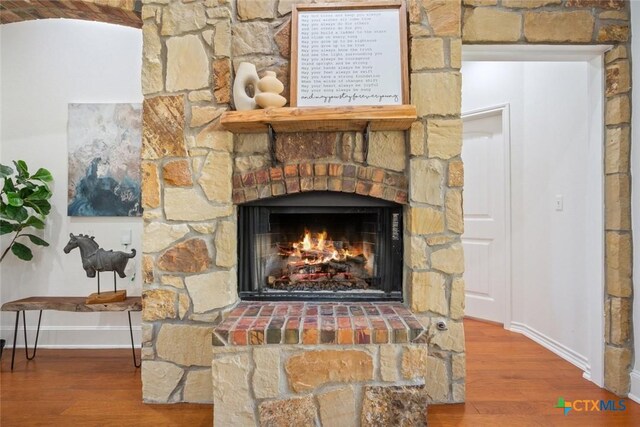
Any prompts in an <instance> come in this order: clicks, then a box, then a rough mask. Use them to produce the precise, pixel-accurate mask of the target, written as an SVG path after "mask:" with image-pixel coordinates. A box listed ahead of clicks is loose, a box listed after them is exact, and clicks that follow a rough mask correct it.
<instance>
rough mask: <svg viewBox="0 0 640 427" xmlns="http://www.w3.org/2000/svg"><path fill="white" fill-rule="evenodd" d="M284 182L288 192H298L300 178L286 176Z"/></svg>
mask: <svg viewBox="0 0 640 427" xmlns="http://www.w3.org/2000/svg"><path fill="white" fill-rule="evenodd" d="M285 184H286V186H287V193H288V194H291V193H298V192H300V180H299V179H298V178H287V179H285Z"/></svg>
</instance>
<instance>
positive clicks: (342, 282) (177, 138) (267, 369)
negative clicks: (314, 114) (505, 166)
mask: <svg viewBox="0 0 640 427" xmlns="http://www.w3.org/2000/svg"><path fill="white" fill-rule="evenodd" d="M291 3H292V2H285V1H280V2H277V1H271V0H269V1H264V2H256V1H238V2H226V1H217V0H216V1H211V0H209V1H205V2H189V3H182V2H171V3H170V4H168V5H160V4H156V3H153V2H149V3H147V4H145V6H144V9H143V18H144V27H143V32H144V36H145V39H144V58H143V60H144V66H143V87H144V91H145V93H146V99H145V102H144V117H143V122H144V124H143V127H144V142H143V154H142V156H143V172H144V175H145V179H144V185H145V188H144V190H143V195H144V201H143V203H144V207H145V213H144V219H145V235H144V259H143V263H144V279H145V291H144V294H143V301H144V305H145V307H144V312H143V317H144V324H143V369H142V378H143V395H144V399H145V401H148V402H180V401H189V402H212V401H214V400H215V402H216V405H215V408H216V415H215V417H216V420H218V421H219V422H222V425H226V424H225V420H226V422H227V423H231V422H232V421H233V420H234V418H232V417H240V418H237V419H236V420H238V419H241V420H243V422H245V423H247V424H251V423H259V422H262V421H259V420H263V421H264V420H265V419H268V418H269V417H271V416H272V415H273V414H277V413H281V412H282V410H283V408H298V409H299V410H300V412H301V413H308V414H316V413H318V412H317V411H320V412H319V413H320V414H321V413H322V411H324V410H325V409H323V407H324V408H330V407H331V405H332V404H331V403H329V406H327V402H331V401H337V400H345V401H346V402H350V403H349V404H348V405H347V406H348V408H347V409H348V410H347V409H345V411H346V412H344V411H343V412H344V413H343V415H342V416H344V417H346V418H341V419H350V420H355V419H356V418H358V417H360V414H361V412H362V411H361V410H362V407H363V405H364V406H365V407H369V408H370V412H371V413H372V414H374V413H375V410H374V408H375V407H377V406H378V403H379V402H380V399H388V398H390V396H395V397H394V399H396V400H398V401H406V402H413V403H411V404H412V405H413V406H411V407H412V408H413V409H412V410H410V411H406V410H405V411H396V412H397V413H396V414H395V415H393V413H394V411H390V412H389V414H387V415H380V416H392V415H393V416H400V415H399V414H400V412H406V413H407V416H417V417H424V415H425V411H424V407H425V405H426V403H427V402H447V403H450V402H462V401H463V400H464V376H465V374H464V334H463V328H462V321H461V320H462V315H463V301H464V297H463V296H464V290H463V288H464V285H463V281H462V272H463V257H462V246H461V244H460V234H461V233H462V231H463V230H462V183H463V170H462V161H461V159H460V149H461V120H460V118H459V115H460V74H459V67H460V47H461V42H460V25H459V22H455V23H452V22H449V23H445V21H443V24H442V25H440V26H434V27H433V37H430V36H427V35H426V34H424V35H423V36H422V37H421V40H422V41H424V42H427V41H429V42H432V44H433V46H432V47H433V48H434V49H435V50H434V51H433V52H432V53H433V55H435V56H438V57H439V58H440V59H439V60H438V63H437V64H436V63H434V64H430V65H428V66H427V65H425V64H422V63H414V62H413V61H412V67H413V68H414V71H413V72H412V74H411V98H412V99H411V103H412V104H413V105H415V106H416V108H417V111H418V120H417V121H416V122H415V123H413V125H412V126H411V129H410V130H409V131H373V132H371V133H370V134H369V135H365V134H364V132H315V133H314V132H311V133H310V132H299V133H284V132H283V133H278V135H277V136H276V138H275V140H273V141H271V140H270V139H269V137H268V135H267V133H266V132H265V133H257V134H243V133H236V134H231V133H230V132H227V131H225V130H224V128H223V127H222V125H221V124H220V116H221V115H222V113H223V112H224V111H226V110H228V109H230V108H232V106H231V92H230V90H231V81H232V74H233V71H232V70H233V69H235V67H237V65H238V63H239V62H241V61H248V62H252V63H254V64H256V65H257V68H258V71H259V72H260V73H262V71H264V70H273V71H276V72H277V74H278V76H279V78H280V79H281V80H283V81H285V83H286V82H287V80H288V59H289V27H290V15H289V12H290V8H291ZM446 4H448V3H446ZM452 4H454V5H455V3H454V2H453V3H452ZM259 5H264V9H263V8H262V6H259ZM267 5H268V7H267ZM447 7H448V6H447ZM454 9H455V8H452V9H451V10H452V11H453V12H455V13H459V10H458V11H457V12H456V11H455V10H454ZM431 19H432V21H433V22H436V21H437V20H438V19H445V17H443V16H440V15H437V14H436V15H433V17H432V18H431ZM430 55H431V54H430ZM187 63H188V64H191V66H190V67H189V68H188V70H187V69H186V68H185V67H184V66H183V65H182V64H187ZM207 64H208V66H207ZM210 82H213V83H210ZM285 86H288V85H287V84H285ZM285 96H288V94H287V93H286V91H285ZM341 361H345V363H346V365H345V364H343V363H342V362H341ZM212 362H213V365H212ZM332 366H335V369H332V370H329V371H326V368H327V367H332ZM309 374H312V375H316V374H317V376H318V378H320V379H319V380H318V382H317V383H315V385H313V386H307V385H304V384H306V383H307V382H308V378H306V377H305V375H309ZM284 384H287V385H286V386H285V385H284ZM226 387H232V388H226ZM327 399H328V400H327ZM316 401H318V402H321V403H320V407H319V408H316V406H315V405H316V403H315V402H316ZM322 402H324V403H322ZM296 411H297V410H296ZM305 411H306V412H305ZM285 412H286V411H285ZM270 414H271V415H270ZM273 416H275V415H273ZM314 416H315V415H314ZM230 417H231V418H230ZM321 418H322V415H321ZM384 419H386V420H393V419H395V418H384ZM322 422H324V421H322ZM228 425H232V424H228Z"/></svg>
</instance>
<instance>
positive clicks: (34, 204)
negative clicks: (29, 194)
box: [24, 200, 51, 216]
mask: <svg viewBox="0 0 640 427" xmlns="http://www.w3.org/2000/svg"><path fill="white" fill-rule="evenodd" d="M24 205H25V206H28V207H30V208H31V209H33V210H34V211H36V212H37V213H39V214H40V215H42V216H47V215H49V212H51V203H49V202H47V201H46V200H25V201H24Z"/></svg>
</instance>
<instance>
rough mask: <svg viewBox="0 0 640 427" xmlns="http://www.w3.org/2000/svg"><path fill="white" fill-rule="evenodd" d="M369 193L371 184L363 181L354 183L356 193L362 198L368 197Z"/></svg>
mask: <svg viewBox="0 0 640 427" xmlns="http://www.w3.org/2000/svg"><path fill="white" fill-rule="evenodd" d="M369 191H371V183H370V182H365V181H358V182H357V183H356V193H357V194H362V195H363V196H368V195H369Z"/></svg>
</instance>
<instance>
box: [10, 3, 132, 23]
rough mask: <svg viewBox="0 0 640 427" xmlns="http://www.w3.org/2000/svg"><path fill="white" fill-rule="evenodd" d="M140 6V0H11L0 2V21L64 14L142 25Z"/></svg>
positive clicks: (16, 20) (65, 16)
mask: <svg viewBox="0 0 640 427" xmlns="http://www.w3.org/2000/svg"><path fill="white" fill-rule="evenodd" d="M140 10H141V4H140V2H139V1H136V0H109V1H106V0H68V1H64V2H62V1H39V2H31V1H25V0H12V1H3V2H2V3H0V24H10V23H13V22H22V21H31V20H35V19H55V18H66V19H80V20H84V21H98V22H106V23H108V24H118V25H124V26H127V27H134V28H141V27H142V18H141V14H140Z"/></svg>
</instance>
